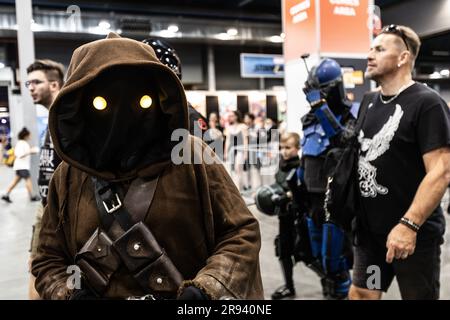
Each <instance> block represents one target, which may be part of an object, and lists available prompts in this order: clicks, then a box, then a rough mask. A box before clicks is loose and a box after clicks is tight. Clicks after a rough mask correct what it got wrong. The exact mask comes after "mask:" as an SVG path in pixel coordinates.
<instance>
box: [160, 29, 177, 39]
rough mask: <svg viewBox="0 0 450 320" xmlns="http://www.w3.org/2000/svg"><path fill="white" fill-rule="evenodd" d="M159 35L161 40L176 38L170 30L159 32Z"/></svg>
mask: <svg viewBox="0 0 450 320" xmlns="http://www.w3.org/2000/svg"><path fill="white" fill-rule="evenodd" d="M159 35H160V36H161V37H163V38H173V37H175V36H176V34H175V32H172V31H170V30H161V31H160V32H159Z"/></svg>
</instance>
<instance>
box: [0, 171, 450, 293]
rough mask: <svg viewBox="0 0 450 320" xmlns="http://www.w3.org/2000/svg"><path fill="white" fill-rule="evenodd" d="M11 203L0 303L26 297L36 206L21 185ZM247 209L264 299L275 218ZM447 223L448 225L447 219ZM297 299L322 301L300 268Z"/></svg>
mask: <svg viewBox="0 0 450 320" xmlns="http://www.w3.org/2000/svg"><path fill="white" fill-rule="evenodd" d="M12 178H13V172H12V170H11V169H9V168H6V167H4V166H1V165H0V193H2V192H3V191H4V190H5V188H6V187H7V185H8V184H9V182H10V181H11V179H12ZM11 198H12V200H13V201H14V203H13V204H6V203H4V202H3V201H2V202H0V235H1V236H0V300H3V299H26V298H27V281H28V273H27V259H28V248H29V244H30V237H31V230H32V224H33V221H34V213H35V209H36V204H35V203H30V202H29V201H28V196H27V193H26V190H25V186H24V185H23V183H22V184H20V185H19V186H18V187H17V188H16V189H15V190H14V191H13V193H12V194H11ZM250 209H251V210H252V212H254V214H255V216H256V217H257V218H258V220H259V221H260V226H261V234H262V239H263V243H262V249H261V254H260V260H261V272H262V277H263V283H264V289H265V293H266V298H269V297H270V294H271V292H272V291H273V290H274V289H275V288H276V287H278V286H279V285H280V284H281V283H282V275H281V272H280V267H279V265H278V261H277V259H276V258H275V256H274V249H273V239H274V236H275V234H276V233H277V228H278V225H277V223H278V221H277V218H276V217H269V216H265V215H263V214H261V213H260V212H258V211H257V209H256V208H255V206H254V205H250ZM447 222H450V219H449V217H448V216H447ZM449 234H450V233H447V235H446V244H445V245H444V246H443V247H442V252H443V253H442V273H441V287H442V289H441V298H442V299H450V245H449V243H450V236H449ZM294 277H295V285H296V289H297V299H321V298H322V295H321V289H320V285H319V281H318V278H317V277H316V275H315V274H314V273H312V272H311V271H310V270H309V269H307V268H305V267H304V266H303V265H297V266H296V267H295V269H294ZM385 298H386V299H398V298H399V292H398V288H397V287H396V285H394V286H393V287H392V288H391V290H390V291H389V292H388V294H386V295H385Z"/></svg>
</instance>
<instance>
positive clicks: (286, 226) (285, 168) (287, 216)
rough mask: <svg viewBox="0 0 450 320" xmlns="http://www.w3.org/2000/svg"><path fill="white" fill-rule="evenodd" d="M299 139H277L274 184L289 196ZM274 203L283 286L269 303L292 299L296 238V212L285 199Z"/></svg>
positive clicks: (289, 135)
mask: <svg viewBox="0 0 450 320" xmlns="http://www.w3.org/2000/svg"><path fill="white" fill-rule="evenodd" d="M299 151H300V136H299V135H298V134H297V133H286V134H284V135H282V136H281V139H280V153H281V159H280V168H279V170H278V172H277V173H276V174H275V182H276V183H277V184H278V185H279V186H280V187H281V188H282V189H283V191H284V192H286V193H288V192H289V186H288V184H287V181H286V178H287V176H288V174H289V173H290V171H291V170H293V169H294V170H296V169H297V168H298V167H299V166H300V158H299V156H298V153H299ZM277 200H278V201H276V203H277V208H276V211H277V214H278V220H279V234H278V235H277V237H276V238H275V254H276V256H277V257H278V258H279V260H280V264H281V269H282V271H283V275H284V279H285V284H284V285H283V286H281V287H279V288H278V289H277V290H276V291H275V292H274V293H273V294H272V299H274V300H278V299H283V298H288V297H293V296H295V288H294V281H293V277H292V270H293V267H294V261H293V255H294V243H295V238H296V231H295V220H296V215H297V210H296V208H295V206H294V203H292V201H289V199H288V197H283V196H280V197H279V198H278V199H277Z"/></svg>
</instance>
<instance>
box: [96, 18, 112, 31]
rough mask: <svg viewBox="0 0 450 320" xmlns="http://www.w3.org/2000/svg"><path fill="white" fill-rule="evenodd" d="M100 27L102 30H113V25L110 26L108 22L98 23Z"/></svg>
mask: <svg viewBox="0 0 450 320" xmlns="http://www.w3.org/2000/svg"><path fill="white" fill-rule="evenodd" d="M98 26H99V27H100V28H102V29H109V28H111V24H110V23H109V22H108V21H106V20H102V21H100V22H99V23H98Z"/></svg>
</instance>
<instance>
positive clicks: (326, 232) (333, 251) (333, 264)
mask: <svg viewBox="0 0 450 320" xmlns="http://www.w3.org/2000/svg"><path fill="white" fill-rule="evenodd" d="M322 234H323V238H322V241H323V242H322V264H323V268H324V270H325V272H326V273H327V274H337V273H340V272H342V271H348V270H349V266H348V262H347V258H346V257H345V255H344V241H345V234H344V232H343V231H342V229H341V228H339V227H338V226H337V225H335V224H333V223H324V224H323V233H322Z"/></svg>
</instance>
